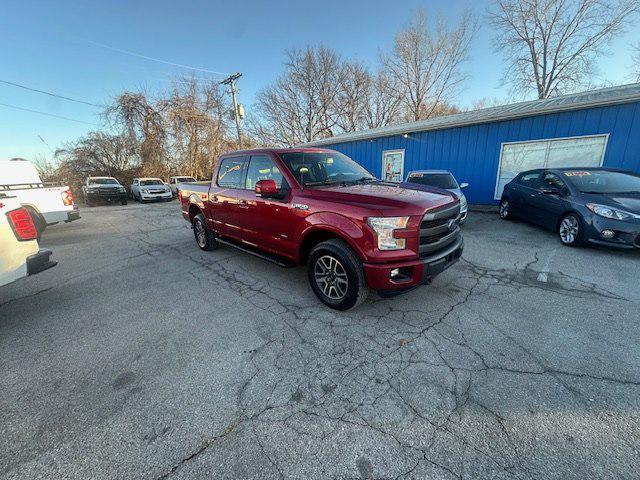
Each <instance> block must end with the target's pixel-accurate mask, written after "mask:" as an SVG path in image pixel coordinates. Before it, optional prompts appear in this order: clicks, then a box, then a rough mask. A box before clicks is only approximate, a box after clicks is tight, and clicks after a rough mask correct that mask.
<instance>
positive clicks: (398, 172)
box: [382, 150, 404, 182]
mask: <svg viewBox="0 0 640 480" xmlns="http://www.w3.org/2000/svg"><path fill="white" fill-rule="evenodd" d="M382 179H383V180H386V181H388V182H402V181H403V180H404V150H385V151H384V152H382Z"/></svg>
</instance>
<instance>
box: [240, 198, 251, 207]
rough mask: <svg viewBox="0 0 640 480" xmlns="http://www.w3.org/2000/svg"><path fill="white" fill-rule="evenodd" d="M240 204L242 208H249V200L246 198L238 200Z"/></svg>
mask: <svg viewBox="0 0 640 480" xmlns="http://www.w3.org/2000/svg"><path fill="white" fill-rule="evenodd" d="M238 206H239V207H240V208H249V202H247V201H246V200H238Z"/></svg>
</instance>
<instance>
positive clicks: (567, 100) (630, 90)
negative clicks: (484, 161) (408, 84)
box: [303, 83, 640, 147]
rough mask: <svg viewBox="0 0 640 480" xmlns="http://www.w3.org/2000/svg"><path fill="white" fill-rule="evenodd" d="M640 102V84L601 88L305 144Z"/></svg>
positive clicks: (311, 144)
mask: <svg viewBox="0 0 640 480" xmlns="http://www.w3.org/2000/svg"><path fill="white" fill-rule="evenodd" d="M637 101H640V83H633V84H629V85H620V86H616V87H609V88H601V89H599V90H591V91H588V92H582V93H574V94H570V95H561V96H558V97H553V98H546V99H543V100H531V101H528V102H520V103H512V104H509V105H500V106H498V107H490V108H483V109H480V110H473V111H469V112H463V113H457V114H454V115H446V116H443V117H436V118H430V119H428V120H420V121H417V122H410V123H403V124H400V125H390V126H387V127H381V128H374V129H371V130H361V131H357V132H350V133H345V134H342V135H336V136H335V137H328V138H323V139H320V140H315V141H313V142H309V143H306V144H304V145H303V146H309V147H311V146H323V145H335V144H337V143H346V142H352V141H356V140H367V139H373V138H380V137H389V136H392V135H403V134H410V133H417V132H425V131H429V130H441V129H445V128H452V127H462V126H467V125H477V124H483V123H490V122H497V121H501V120H511V119H515V118H522V117H530V116H534V115H541V114H547V113H556V112H565V111H571V110H579V109H584V108H590V107H597V106H606V105H615V104H622V103H629V102H637Z"/></svg>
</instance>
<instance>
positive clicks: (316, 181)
mask: <svg viewBox="0 0 640 480" xmlns="http://www.w3.org/2000/svg"><path fill="white" fill-rule="evenodd" d="M280 157H281V158H282V160H283V161H284V163H285V164H286V166H287V168H289V170H290V171H291V173H293V175H294V176H295V177H296V179H297V180H298V182H300V183H301V184H303V185H331V184H340V183H349V182H354V183H355V182H361V181H373V180H375V179H376V177H374V176H373V175H371V174H370V173H369V172H368V171H367V170H366V169H364V168H363V167H361V166H360V165H358V164H357V163H356V162H354V161H353V160H351V159H350V158H349V157H347V156H346V155H343V154H342V153H338V152H291V153H281V154H280Z"/></svg>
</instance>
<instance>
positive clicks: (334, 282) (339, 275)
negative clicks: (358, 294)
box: [313, 255, 349, 300]
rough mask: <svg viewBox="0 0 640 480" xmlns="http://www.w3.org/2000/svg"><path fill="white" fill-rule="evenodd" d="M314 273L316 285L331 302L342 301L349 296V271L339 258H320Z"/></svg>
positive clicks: (327, 256)
mask: <svg viewBox="0 0 640 480" xmlns="http://www.w3.org/2000/svg"><path fill="white" fill-rule="evenodd" d="M313 273H314V277H315V280H316V285H318V288H319V289H320V291H322V293H323V294H324V295H326V296H327V297H329V298H330V299H331V300H340V299H341V298H343V297H344V296H345V295H346V294H347V289H348V288H349V278H348V277H347V271H346V270H345V268H344V266H343V265H342V263H340V261H339V260H338V259H337V258H335V257H333V256H331V255H323V256H322V257H320V258H318V260H317V261H316V264H315V265H314V267H313Z"/></svg>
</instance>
